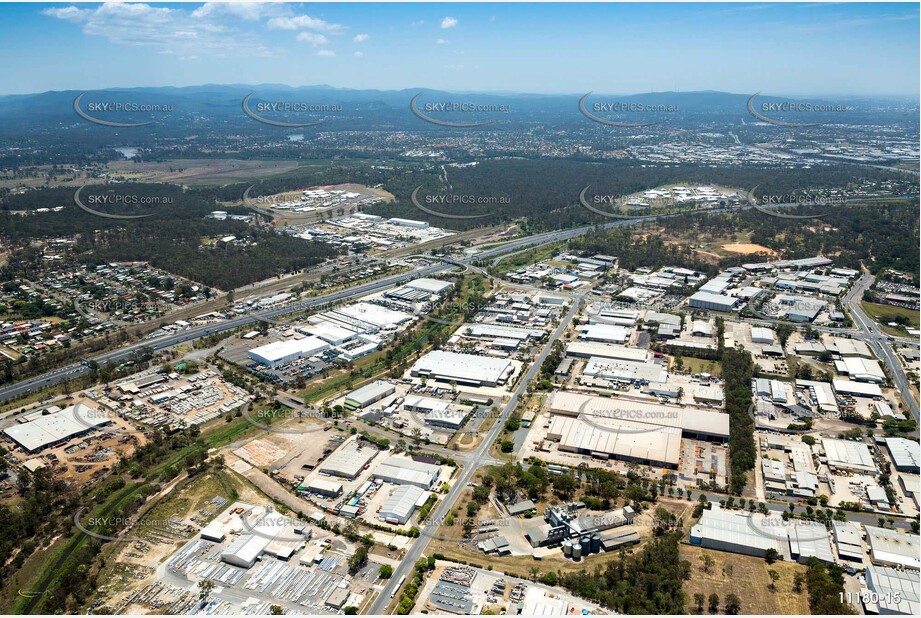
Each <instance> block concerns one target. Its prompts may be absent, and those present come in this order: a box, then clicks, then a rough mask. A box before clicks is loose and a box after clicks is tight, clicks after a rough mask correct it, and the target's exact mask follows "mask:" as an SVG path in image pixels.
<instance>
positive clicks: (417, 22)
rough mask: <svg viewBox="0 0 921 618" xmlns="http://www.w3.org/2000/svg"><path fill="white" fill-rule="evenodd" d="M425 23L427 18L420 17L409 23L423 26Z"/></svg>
mask: <svg viewBox="0 0 921 618" xmlns="http://www.w3.org/2000/svg"><path fill="white" fill-rule="evenodd" d="M424 24H425V20H422V19H420V20H419V21H414V22H411V23H410V24H409V25H410V26H422V25H424Z"/></svg>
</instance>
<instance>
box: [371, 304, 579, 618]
mask: <svg viewBox="0 0 921 618" xmlns="http://www.w3.org/2000/svg"><path fill="white" fill-rule="evenodd" d="M580 304H581V298H580V299H578V300H577V301H575V302H573V303H572V306H571V307H570V309H569V312H568V313H567V314H566V316H565V317H563V319H562V320H560V324H559V326H558V327H557V329H556V330H555V331H554V332H553V334H552V335H551V336H550V338H549V339H548V340H547V343H546V344H545V345H544V348H543V349H542V350H541V352H540V354H538V355H537V358H535V359H534V362H533V363H532V364H531V367H530V368H529V369H528V371H527V373H525V375H524V376H522V377H521V379H520V380H519V382H518V387H517V388H516V389H515V391H514V392H513V393H512V397H511V398H510V399H509V401H508V403H507V404H506V405H505V408H504V409H503V411H502V414H501V415H500V416H499V418H497V419H496V422H495V424H494V425H493V426H492V429H490V431H489V433H487V434H486V436H485V437H484V438H483V442H481V443H480V446H479V447H477V448H476V450H474V451H471V452H470V453H469V455H468V457H467V459H468V461H470V462H472V463H471V465H467V466H464V468H463V470H462V472H461V474H460V476H458V477H457V478H455V479H454V481H453V485H452V486H451V490H450V491H449V492H448V493H447V495H446V496H444V498H443V499H442V500H441V501H440V502H439V503H438V506H437V507H435V511H434V512H433V513H432V514H431V515H430V516H429V520H430V521H432V522H433V523H431V524H429V525H427V526H422V528H421V531H422V534H421V535H420V536H419V538H418V539H417V540H416V542H415V543H413V544H412V546H411V547H410V548H409V551H408V552H407V553H406V556H405V557H404V558H403V561H402V562H401V563H400V566H399V567H397V568H396V569H395V570H394V573H393V576H392V577H391V578H390V579H389V580H387V583H386V584H385V585H384V588H383V589H382V590H381V593H380V596H378V597H377V599H375V601H374V604H373V605H372V606H371V610H370V613H371V614H383V613H384V610H386V609H387V605H389V604H390V595H391V593H393V592H394V589H395V587H396V585H397V583H398V582H399V581H400V579H401V578H402V577H403V576H404V575H406V576H407V579H409V574H410V572H411V571H412V569H413V568H414V566H415V564H416V561H418V560H419V558H420V557H421V556H422V552H423V551H425V548H426V546H427V545H428V543H429V541H430V540H431V537H432V534H433V533H434V532H435V530H437V529H438V527H439V522H441V521H444V519H445V517H447V514H448V512H449V511H450V510H451V509H452V508H454V504H455V503H456V502H457V499H458V498H459V497H460V495H461V493H462V492H463V491H464V488H465V487H467V483H469V482H470V479H471V478H473V474H474V472H476V470H477V469H478V467H479V466H480V465H482V463H484V462H483V461H482V460H483V459H485V458H486V456H487V455H488V453H489V447H490V446H491V445H492V443H493V442H495V440H496V437H497V436H498V435H499V432H501V431H502V427H503V425H504V424H505V421H506V419H507V418H508V417H509V415H510V414H511V413H512V412H513V411H514V410H515V408H516V407H517V406H518V400H519V399H520V398H521V396H522V395H523V394H524V392H525V391H526V390H527V388H528V384H530V383H531V381H532V380H533V379H534V377H535V376H536V375H537V372H538V371H540V367H541V365H543V363H544V359H546V358H547V356H548V355H549V354H550V351H551V350H552V349H553V344H554V342H555V341H556V340H557V339H559V338H560V337H561V336H562V335H563V333H564V332H565V331H566V328H567V327H568V326H569V324H570V322H572V319H573V317H574V316H575V315H576V312H577V311H578V310H579V306H580Z"/></svg>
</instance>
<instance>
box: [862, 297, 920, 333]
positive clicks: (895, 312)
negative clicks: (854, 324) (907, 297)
mask: <svg viewBox="0 0 921 618" xmlns="http://www.w3.org/2000/svg"><path fill="white" fill-rule="evenodd" d="M860 307H861V308H862V309H863V310H864V311H865V312H866V313H867V315H869V316H871V317H873V318H874V319H875V320H877V321H879V322H883V323H885V322H887V321H891V320H892V318H896V317H906V318H908V319H909V320H910V321H911V327H912V328H918V327H919V324H921V318H919V314H918V312H917V311H915V310H913V309H905V308H904V307H893V306H892V305H880V304H878V303H868V302H867V301H863V300H862V301H860ZM899 334H904V333H903V332H901V330H900V333H899Z"/></svg>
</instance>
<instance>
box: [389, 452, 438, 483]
mask: <svg viewBox="0 0 921 618" xmlns="http://www.w3.org/2000/svg"><path fill="white" fill-rule="evenodd" d="M440 474H441V467H440V466H437V465H435V464H429V463H424V462H421V461H415V460H413V459H409V458H406V457H388V458H387V459H385V460H384V461H382V462H381V463H380V465H378V466H377V468H375V469H374V478H377V479H380V480H382V481H386V482H387V483H394V484H396V485H414V486H416V487H419V488H421V489H431V488H432V485H434V484H435V482H436V481H438V477H439V475H440Z"/></svg>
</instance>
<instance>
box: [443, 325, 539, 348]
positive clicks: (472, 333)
mask: <svg viewBox="0 0 921 618" xmlns="http://www.w3.org/2000/svg"><path fill="white" fill-rule="evenodd" d="M458 333H459V334H461V335H463V336H465V337H472V338H475V339H484V338H486V339H513V340H515V341H516V342H519V343H523V342H525V341H528V340H530V339H535V340H536V339H540V338H541V337H543V336H544V331H543V330H541V329H539V328H518V327H516V326H502V325H500V324H464V325H463V326H461V327H460V329H459V330H458Z"/></svg>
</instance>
